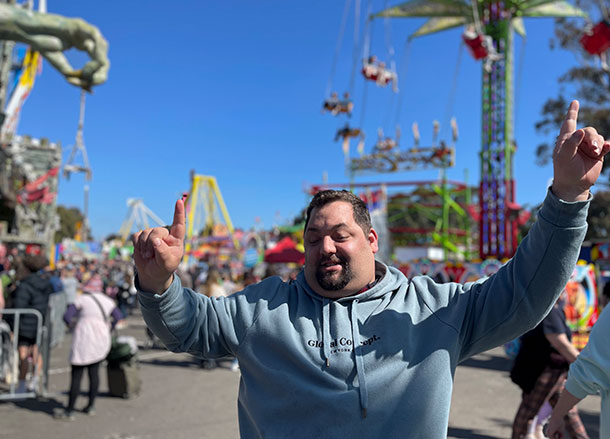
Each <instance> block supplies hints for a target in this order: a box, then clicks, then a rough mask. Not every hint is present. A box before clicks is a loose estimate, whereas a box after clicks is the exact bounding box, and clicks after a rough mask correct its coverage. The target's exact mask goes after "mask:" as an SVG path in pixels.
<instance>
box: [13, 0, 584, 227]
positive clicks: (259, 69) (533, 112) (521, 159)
mask: <svg viewBox="0 0 610 439" xmlns="http://www.w3.org/2000/svg"><path fill="white" fill-rule="evenodd" d="M383 3H384V2H381V1H376V2H374V4H375V7H374V10H376V11H378V10H380V9H382V7H383ZM394 3H396V2H392V3H391V4H394ZM343 7H344V2H343V1H336V0H312V1H307V2H286V1H241V2H237V1H228V0H227V1H222V2H221V1H214V2H211V1H204V2H195V1H189V2H187V1H176V2H172V3H168V2H167V1H164V2H161V1H155V0H147V1H136V0H133V1H114V0H109V1H106V2H102V3H100V2H92V1H89V2H83V1H73V0H64V1H61V2H54V1H52V0H50V1H49V4H48V9H49V12H51V13H57V14H62V15H65V16H69V17H82V18H83V19H85V20H87V21H89V22H90V23H92V24H95V25H96V26H98V27H99V28H100V30H101V31H102V33H103V34H104V36H105V37H106V39H107V40H108V41H109V44H110V51H109V57H110V60H111V63H112V65H111V68H110V72H109V79H108V82H107V83H106V84H104V85H102V86H99V87H97V88H95V90H94V94H93V95H90V96H88V98H87V112H86V118H85V131H84V139H85V144H86V146H87V152H88V154H89V160H90V162H91V166H92V169H93V180H92V181H91V182H90V188H91V189H90V223H91V227H92V231H93V234H94V236H95V237H96V238H102V237H104V236H106V235H107V234H109V233H112V232H117V231H118V230H119V228H120V226H121V223H122V221H123V219H124V217H125V215H126V213H127V206H126V200H127V199H128V198H142V199H143V201H144V203H145V204H146V205H147V206H149V207H150V208H151V209H152V210H153V211H154V212H155V213H157V214H158V215H159V216H160V217H161V218H162V219H164V220H165V221H170V220H171V215H172V211H173V203H174V201H175V200H176V199H177V198H178V196H179V195H180V194H181V193H182V192H183V191H187V190H188V189H189V171H190V170H191V169H195V170H196V172H197V173H199V174H205V175H213V176H215V177H216V179H217V181H218V184H219V186H220V190H221V191H222V194H223V197H224V199H225V202H226V204H227V207H228V210H229V212H230V215H231V218H232V221H233V223H234V225H236V226H237V227H243V228H249V227H251V226H253V225H254V224H255V218H257V217H258V218H260V221H261V222H260V223H258V226H261V225H262V226H264V227H270V226H272V225H273V224H275V223H279V224H283V223H286V222H287V221H289V220H290V219H291V218H292V217H294V216H295V215H296V214H297V213H298V212H299V211H300V210H301V209H302V208H303V207H304V206H305V205H306V203H307V201H308V197H307V195H306V194H305V192H304V190H303V188H304V187H305V186H307V185H309V184H312V183H320V182H322V176H323V174H324V173H325V172H326V173H327V175H328V181H329V182H331V183H342V182H347V181H348V177H347V176H346V174H345V168H344V160H343V153H342V150H341V145H340V144H339V143H334V141H333V137H334V134H335V131H336V130H337V128H339V127H340V126H342V125H343V123H344V119H339V118H334V117H332V116H331V115H329V114H325V115H322V114H321V112H320V107H321V104H322V101H323V99H324V94H325V90H326V87H327V83H328V80H329V75H330V72H331V64H332V61H333V53H334V50H335V45H336V43H337V37H338V29H339V23H340V21H341V16H342V11H343ZM421 23H422V21H421V20H411V19H394V20H391V40H392V44H393V46H394V47H395V49H396V51H397V55H396V61H397V63H398V64H399V66H400V65H401V64H402V63H403V61H404V62H405V63H406V71H405V70H403V71H402V73H403V75H402V77H401V78H400V87H401V90H402V91H401V93H402V97H401V99H402V104H403V105H402V108H401V110H400V120H399V122H400V124H401V126H402V131H403V142H402V144H403V146H404V145H405V144H409V143H410V142H411V140H410V126H411V124H412V123H413V122H414V121H417V122H418V123H419V126H420V131H421V133H422V143H423V144H425V143H426V142H429V141H430V139H431V131H432V130H431V127H432V121H433V120H434V119H438V120H439V121H440V122H441V124H443V127H442V131H441V133H442V137H444V138H448V133H449V131H448V120H447V111H448V110H447V109H448V106H449V104H448V103H449V101H450V95H451V89H452V83H453V78H454V75H455V72H456V64H457V59H458V53H459V45H460V41H461V37H460V36H461V30H453V31H447V32H444V33H441V34H437V35H432V36H427V37H422V38H419V39H415V40H414V41H413V42H412V43H411V45H410V50H409V55H408V57H406V58H405V57H404V56H403V50H404V47H405V40H406V38H407V36H408V35H410V34H411V33H412V32H413V31H414V30H415V29H416V28H417V27H418V26H419V25H421ZM352 26H353V16H352V15H351V14H350V19H349V23H348V26H347V28H346V33H345V36H344V42H343V45H342V47H341V50H340V55H339V57H338V63H337V70H336V73H335V75H334V77H333V88H334V89H338V90H339V91H343V90H344V89H345V88H347V87H348V82H349V77H350V74H351V56H352V50H353V43H352V29H353V27H352ZM526 29H527V31H528V38H527V42H526V43H525V46H523V43H522V40H521V38H520V37H516V38H515V47H516V54H515V60H516V63H515V76H516V78H517V81H518V84H516V88H517V89H518V91H519V92H518V94H517V96H516V114H515V137H516V140H517V143H518V145H519V149H518V151H517V154H516V156H515V177H516V180H517V201H518V202H519V203H521V204H529V205H533V204H536V203H539V202H540V201H542V199H543V198H544V194H545V188H546V185H547V182H548V180H549V178H550V177H551V175H552V169H551V167H550V166H546V167H542V168H541V167H538V166H536V165H535V164H534V161H535V155H534V150H535V147H536V145H538V144H539V143H540V142H541V141H543V140H548V139H545V138H544V137H543V136H539V135H537V134H536V132H535V130H534V124H535V122H536V121H538V120H539V119H540V110H541V108H542V104H543V102H544V101H545V100H546V99H547V98H548V97H551V96H555V95H556V94H557V90H558V88H559V85H558V84H557V81H556V79H557V77H558V76H559V75H561V74H562V73H564V72H565V71H566V70H567V68H568V67H569V66H571V65H573V64H574V63H575V59H574V57H573V56H572V55H571V54H570V53H568V52H564V51H559V50H555V51H550V50H549V49H548V47H549V44H548V42H549V40H550V38H551V37H552V34H553V20H551V19H528V20H526ZM385 32H386V28H385V27H384V23H383V21H382V20H378V21H376V22H375V23H374V28H373V32H372V51H373V52H375V53H378V54H380V55H379V56H380V57H382V58H387V51H388V50H387V46H386V45H385V42H384V39H385V35H384V33H385ZM523 47H524V48H525V51H524V54H523V56H522V59H523V62H522V64H520V63H519V59H520V58H521V55H520V52H521V50H522V49H523ZM71 56H72V59H74V60H75V61H81V60H82V59H83V58H82V56H80V55H79V54H71ZM81 62H82V61H81ZM520 66H521V67H520ZM480 70H481V67H480V63H478V62H475V61H474V60H473V59H472V58H471V57H470V56H469V55H468V53H467V52H466V51H465V50H464V51H463V53H462V56H461V62H460V63H459V69H458V75H457V91H456V93H455V98H454V105H453V106H452V108H451V110H452V111H451V115H454V116H455V117H456V118H457V121H458V124H459V128H460V139H459V141H458V143H457V145H456V151H457V154H456V156H457V158H456V166H455V167H454V168H453V169H451V170H449V172H448V175H449V178H451V179H454V180H462V181H463V180H464V170H465V169H468V172H469V179H468V182H469V183H470V184H476V183H478V181H479V160H478V151H479V149H480V134H479V132H480V118H481V117H480V111H481V109H480V81H481V72H480ZM399 73H400V72H399ZM363 84H364V80H363V78H362V76H361V75H360V74H359V73H358V74H357V75H356V83H355V105H356V109H355V115H354V116H353V117H352V119H353V121H352V123H354V124H357V122H358V121H359V120H360V107H361V105H362V98H361V94H362V90H363ZM79 93H80V92H79V90H78V89H77V88H75V87H73V86H71V85H69V84H68V83H67V82H65V80H64V79H63V78H62V77H61V76H60V75H59V74H58V73H57V72H55V71H54V70H53V68H52V67H51V66H50V65H49V64H48V63H46V62H45V65H44V68H43V72H42V75H41V76H39V77H38V79H37V82H36V85H35V87H34V90H33V92H32V95H31V96H30V98H29V99H28V101H27V102H26V104H25V106H24V109H23V112H22V117H21V123H20V126H19V129H18V132H19V133H20V134H30V135H32V136H36V137H48V138H49V139H50V140H51V141H60V142H61V143H62V145H63V148H64V160H65V159H67V157H68V155H69V153H70V150H71V148H72V145H73V144H74V139H75V135H76V128H77V122H78V107H79ZM391 95H392V93H391V92H390V90H389V89H381V88H376V87H375V86H374V85H373V84H371V85H370V86H369V88H368V94H367V96H368V98H367V106H366V108H367V109H366V118H365V121H364V129H365V131H366V132H367V139H368V140H367V146H366V149H367V150H369V149H370V148H371V147H372V145H373V143H374V141H375V139H376V130H377V128H378V127H379V126H383V127H384V129H385V130H386V132H389V131H393V126H394V119H395V116H396V114H398V113H397V111H396V110H395V107H394V109H390V110H388V107H389V106H391V105H396V103H397V100H398V98H397V97H396V96H394V97H393V98H392V96H391ZM392 99H393V100H392ZM390 108H392V107H390ZM388 121H389V122H388ZM549 137H551V138H554V137H555V134H554V133H553V134H551V135H550V136H549ZM437 177H438V172H437V171H434V170H428V171H420V172H406V173H402V174H400V175H392V176H388V175H381V176H369V177H363V178H359V179H357V181H380V180H383V179H385V180H402V181H406V180H421V179H435V178H437ZM83 182H84V178H83V176H82V175H73V176H72V177H71V179H70V180H69V181H66V180H63V179H62V181H61V183H60V190H59V196H58V202H59V203H60V204H63V205H67V206H76V207H79V208H82V206H83V201H82V199H83Z"/></svg>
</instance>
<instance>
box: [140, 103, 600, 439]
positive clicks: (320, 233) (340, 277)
mask: <svg viewBox="0 0 610 439" xmlns="http://www.w3.org/2000/svg"><path fill="white" fill-rule="evenodd" d="M577 116H578V102H577V101H573V102H572V103H571V105H570V108H569V110H568V114H567V116H566V119H565V120H564V123H563V125H562V128H561V130H560V133H559V136H558V140H557V144H556V147H555V151H554V154H553V159H554V181H553V185H552V187H551V188H550V189H549V191H548V194H547V197H546V199H545V201H544V204H543V207H542V209H541V211H540V214H539V217H538V221H537V222H536V224H534V226H533V227H532V229H531V230H530V231H529V233H528V235H527V236H526V238H525V239H524V240H523V241H522V242H521V244H520V246H519V249H518V250H517V252H516V254H515V256H514V257H513V259H512V260H511V261H509V262H508V263H506V264H505V265H503V266H502V267H501V268H500V269H499V270H498V272H496V273H495V274H494V275H492V276H490V277H488V278H487V279H483V280H481V281H478V282H473V283H468V284H465V285H461V284H456V283H447V284H437V283H435V282H434V281H433V280H432V279H430V278H429V277H426V276H419V277H414V278H413V279H407V278H406V277H405V276H404V275H403V274H402V273H401V272H400V271H399V270H397V269H396V268H394V267H388V266H386V265H385V264H383V263H381V262H378V261H376V260H375V254H376V253H377V252H378V249H379V244H378V236H377V232H376V231H375V229H374V228H373V227H372V226H371V218H370V214H369V211H368V209H367V207H366V204H365V203H364V202H363V201H362V200H361V199H360V198H358V197H357V196H355V195H354V194H352V193H350V192H348V191H332V190H329V191H322V192H319V193H318V194H316V195H315V196H314V198H313V199H312V200H311V202H310V204H309V206H308V208H307V213H306V221H305V229H304V246H305V266H304V268H303V270H302V271H301V272H300V273H299V275H298V276H297V279H296V281H294V282H289V283H286V282H283V281H282V280H281V279H280V278H279V277H271V278H269V279H266V280H264V281H262V282H260V283H258V284H254V285H250V286H249V287H248V288H246V289H245V290H243V291H241V292H238V293H235V294H233V295H231V296H228V297H220V298H213V299H212V298H209V297H206V296H204V295H202V294H198V293H196V292H194V291H193V290H190V289H188V288H182V286H181V284H180V280H179V279H178V277H177V276H174V272H175V271H176V269H177V268H178V266H179V264H180V261H181V259H182V256H183V254H184V237H185V230H186V226H185V222H186V221H185V210H184V203H183V201H182V200H178V201H177V202H176V205H175V210H174V219H173V223H172V225H171V227H170V228H169V230H168V229H167V228H165V227H157V228H153V229H146V230H143V231H140V232H138V233H137V234H136V235H135V236H134V261H135V264H136V269H137V276H136V286H137V288H138V299H139V302H140V305H141V310H142V315H143V317H144V320H145V321H146V324H147V325H148V326H149V327H150V328H151V330H152V331H153V332H154V333H155V334H156V335H157V336H158V337H159V338H160V339H161V340H162V341H163V342H164V344H165V345H166V346H167V348H168V349H170V350H171V351H174V352H190V353H193V354H196V355H198V356H200V357H201V358H204V359H206V358H220V357H224V356H227V355H234V356H235V357H237V359H238V360H239V365H240V369H241V383H240V387H239V397H238V400H239V404H238V415H239V429H240V436H241V437H243V438H258V437H294V438H297V437H299V438H300V437H303V438H310V437H320V436H324V437H337V438H339V437H350V438H364V437H367V438H371V437H373V438H380V437H383V438H392V437H401V438H404V437H407V438H426V439H441V438H446V436H447V428H448V422H449V409H450V402H451V390H452V388H453V376H454V373H455V369H456V367H457V365H458V364H459V363H460V362H461V361H464V360H465V359H467V358H469V357H471V356H473V355H475V354H477V353H480V352H482V351H485V350H488V349H490V348H492V347H494V346H498V345H501V344H503V343H505V342H507V341H509V340H512V339H514V338H516V337H517V336H519V335H521V334H522V333H524V332H526V331H527V330H529V329H531V328H533V327H535V326H536V325H537V324H538V323H539V322H540V321H541V320H542V319H543V317H544V315H545V314H546V313H547V312H548V311H549V309H550V308H551V307H552V304H553V303H555V301H556V300H557V298H558V296H559V295H560V293H561V292H562V290H563V288H564V286H565V284H566V282H567V281H568V279H569V277H570V274H571V273H572V270H573V267H574V265H575V264H576V261H577V259H578V255H579V250H580V246H581V244H582V241H583V239H584V236H585V232H586V228H587V226H586V216H587V209H588V204H589V200H590V193H589V188H590V187H591V186H592V185H593V184H594V183H595V181H596V180H597V178H598V177H599V173H600V171H601V168H602V165H603V157H604V155H605V154H607V152H608V150H610V143H609V142H606V141H605V140H604V138H603V137H602V136H601V135H599V134H598V133H597V131H595V129H593V128H591V127H588V128H584V129H577V127H576V125H577Z"/></svg>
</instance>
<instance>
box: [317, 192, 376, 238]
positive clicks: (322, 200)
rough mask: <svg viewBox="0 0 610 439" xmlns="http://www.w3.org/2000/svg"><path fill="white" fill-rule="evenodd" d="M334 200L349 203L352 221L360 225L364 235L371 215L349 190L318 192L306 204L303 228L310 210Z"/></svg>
mask: <svg viewBox="0 0 610 439" xmlns="http://www.w3.org/2000/svg"><path fill="white" fill-rule="evenodd" d="M335 201H344V202H346V203H349V204H351V205H352V212H353V213H354V221H356V224H358V225H359V226H360V228H361V229H362V231H363V232H364V234H365V235H367V234H368V233H369V232H370V231H371V227H372V225H371V215H370V213H369V209H368V208H367V207H366V204H365V203H364V201H362V200H361V199H360V198H359V197H357V196H356V195H354V194H353V193H351V192H349V191H346V190H341V191H335V190H330V189H329V190H325V191H320V192H318V193H317V194H316V195H315V196H314V197H313V199H312V200H311V202H310V203H309V206H307V216H306V218H305V230H307V224H309V218H310V217H311V211H312V210H313V209H315V208H316V207H322V206H326V205H327V204H330V203H334V202H335Z"/></svg>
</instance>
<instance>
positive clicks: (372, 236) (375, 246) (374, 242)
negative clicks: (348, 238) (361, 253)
mask: <svg viewBox="0 0 610 439" xmlns="http://www.w3.org/2000/svg"><path fill="white" fill-rule="evenodd" d="M368 238H369V244H370V245H371V250H372V251H373V253H377V252H378V251H379V237H378V236H377V232H376V231H375V229H373V228H372V227H371V231H370V232H369V236H368Z"/></svg>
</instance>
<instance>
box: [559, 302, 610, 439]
mask: <svg viewBox="0 0 610 439" xmlns="http://www.w3.org/2000/svg"><path fill="white" fill-rule="evenodd" d="M609 335H610V306H608V305H606V308H604V311H603V312H602V313H601V314H600V316H599V319H598V320H597V322H596V323H595V325H593V329H592V330H591V336H590V337H589V342H588V343H587V345H586V346H585V348H584V349H583V351H582V352H581V353H580V355H579V356H578V358H577V359H576V361H575V362H574V363H572V364H571V365H570V372H569V373H568V380H567V381H566V389H567V390H568V391H569V392H570V393H571V394H572V395H574V396H575V397H577V398H579V399H582V398H584V397H585V396H587V395H595V394H600V395H601V397H602V407H601V414H600V429H599V437H601V438H609V437H610V337H608V336H609Z"/></svg>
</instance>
